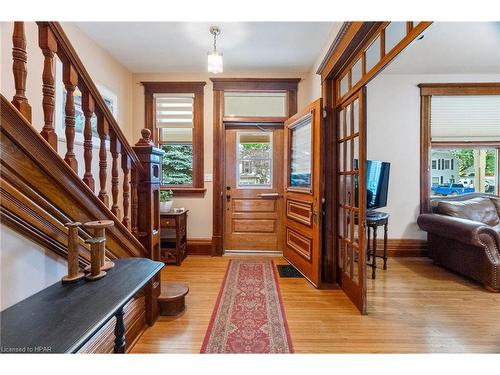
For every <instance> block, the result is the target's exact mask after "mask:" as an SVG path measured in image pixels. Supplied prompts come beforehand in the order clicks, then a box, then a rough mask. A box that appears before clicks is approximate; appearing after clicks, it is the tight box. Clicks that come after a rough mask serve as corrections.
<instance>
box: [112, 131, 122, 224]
mask: <svg viewBox="0 0 500 375" xmlns="http://www.w3.org/2000/svg"><path fill="white" fill-rule="evenodd" d="M110 149H111V158H112V159H113V162H112V165H111V196H112V197H113V205H112V206H111V212H112V213H113V214H114V215H115V216H116V217H117V218H119V217H120V206H119V205H118V192H119V186H118V185H119V183H120V179H119V177H118V155H120V149H121V144H120V142H119V141H118V138H117V136H116V133H115V132H114V131H112V132H111V134H110Z"/></svg>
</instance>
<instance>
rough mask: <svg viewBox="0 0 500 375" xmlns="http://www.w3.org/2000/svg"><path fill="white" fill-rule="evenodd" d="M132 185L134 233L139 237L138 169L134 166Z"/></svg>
mask: <svg viewBox="0 0 500 375" xmlns="http://www.w3.org/2000/svg"><path fill="white" fill-rule="evenodd" d="M130 179H131V181H130V186H131V188H132V204H131V205H132V212H131V216H132V234H133V235H134V236H135V237H136V238H139V226H138V225H139V224H138V218H137V215H138V213H139V206H138V201H139V197H138V194H137V179H138V176H137V169H135V168H132V172H131V175H130Z"/></svg>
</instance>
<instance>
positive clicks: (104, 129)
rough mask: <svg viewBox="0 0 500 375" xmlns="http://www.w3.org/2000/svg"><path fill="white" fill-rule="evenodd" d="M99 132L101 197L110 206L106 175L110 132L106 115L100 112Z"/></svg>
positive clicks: (98, 119) (98, 118)
mask: <svg viewBox="0 0 500 375" xmlns="http://www.w3.org/2000/svg"><path fill="white" fill-rule="evenodd" d="M97 133H98V134H99V139H100V140H101V145H100V148H99V186H100V190H99V195H98V196H99V199H100V200H101V201H102V202H103V203H104V204H105V205H106V207H109V197H108V193H107V192H106V177H107V171H106V169H107V162H106V157H107V153H106V138H107V136H108V133H109V125H108V122H107V121H106V119H105V118H104V115H102V114H99V116H98V117H97Z"/></svg>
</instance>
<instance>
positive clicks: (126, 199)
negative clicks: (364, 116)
mask: <svg viewBox="0 0 500 375" xmlns="http://www.w3.org/2000/svg"><path fill="white" fill-rule="evenodd" d="M122 170H123V220H122V224H123V225H125V227H127V229H128V230H130V219H129V216H128V210H129V206H130V158H129V157H128V155H127V153H126V151H125V150H124V149H122Z"/></svg>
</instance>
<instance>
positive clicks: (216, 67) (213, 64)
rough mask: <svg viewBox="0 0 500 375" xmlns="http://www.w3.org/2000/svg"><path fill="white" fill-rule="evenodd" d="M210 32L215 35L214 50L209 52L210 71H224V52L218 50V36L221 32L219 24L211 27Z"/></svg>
mask: <svg viewBox="0 0 500 375" xmlns="http://www.w3.org/2000/svg"><path fill="white" fill-rule="evenodd" d="M210 34H212V35H213V36H214V50H213V52H209V53H208V71H209V72H210V73H215V74H217V73H222V70H223V69H222V53H219V52H217V36H218V35H219V34H220V29H219V27H218V26H212V27H211V28H210Z"/></svg>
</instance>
